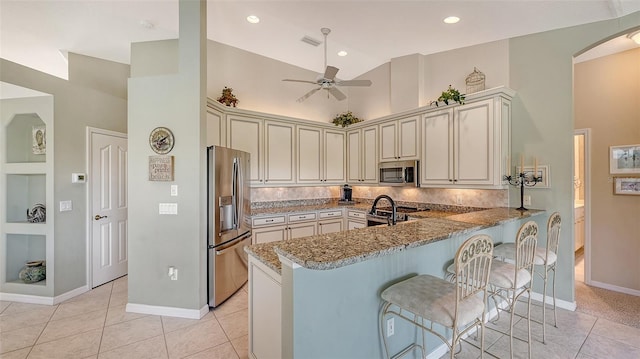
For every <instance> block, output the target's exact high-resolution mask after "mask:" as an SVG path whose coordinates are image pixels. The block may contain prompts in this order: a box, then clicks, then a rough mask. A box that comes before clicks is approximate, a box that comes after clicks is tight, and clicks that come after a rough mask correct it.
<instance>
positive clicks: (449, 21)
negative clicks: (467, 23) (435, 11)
mask: <svg viewBox="0 0 640 359" xmlns="http://www.w3.org/2000/svg"><path fill="white" fill-rule="evenodd" d="M442 21H444V23H445V24H455V23H457V22H458V21H460V18H459V17H457V16H448V17H445V18H444V20H442Z"/></svg>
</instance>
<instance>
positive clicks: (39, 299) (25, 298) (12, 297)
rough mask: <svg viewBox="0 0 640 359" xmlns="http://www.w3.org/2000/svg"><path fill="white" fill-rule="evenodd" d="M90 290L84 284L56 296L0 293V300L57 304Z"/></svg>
mask: <svg viewBox="0 0 640 359" xmlns="http://www.w3.org/2000/svg"><path fill="white" fill-rule="evenodd" d="M88 291H89V287H87V286H83V287H80V288H76V289H73V290H70V291H68V292H66V293H63V294H60V295H58V296H55V297H44V296H40V295H28V294H17V293H0V300H3V301H8V302H17V303H28V304H42V305H56V304H60V303H62V302H64V301H65V300H68V299H71V298H73V297H76V296H78V295H80V294H82V293H86V292H88Z"/></svg>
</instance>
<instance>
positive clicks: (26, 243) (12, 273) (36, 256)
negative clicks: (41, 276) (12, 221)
mask: <svg viewBox="0 0 640 359" xmlns="http://www.w3.org/2000/svg"><path fill="white" fill-rule="evenodd" d="M46 252H47V248H46V236H43V235H37V234H13V233H7V253H10V254H11V255H8V256H7V265H6V267H5V271H6V272H5V273H6V276H7V278H6V282H7V283H23V284H24V282H23V281H21V280H20V279H19V278H18V274H19V273H20V270H21V269H22V268H23V267H24V266H25V263H26V262H29V261H36V260H44V259H45V258H46ZM46 284H47V280H46V279H45V280H42V281H40V282H36V283H32V284H30V285H42V286H45V285H46Z"/></svg>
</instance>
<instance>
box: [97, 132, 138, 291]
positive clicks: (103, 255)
mask: <svg viewBox="0 0 640 359" xmlns="http://www.w3.org/2000/svg"><path fill="white" fill-rule="evenodd" d="M90 137H91V164H90V165H91V167H90V171H91V173H90V174H89V181H90V183H91V188H90V191H91V192H90V194H91V211H92V212H91V213H90V214H91V223H92V225H91V262H92V264H91V272H92V283H91V285H92V287H94V288H95V287H97V286H99V285H101V284H104V283H106V282H109V281H111V280H114V279H116V278H118V277H121V276H123V275H125V274H127V264H128V258H129V256H128V253H127V216H128V213H127V207H128V206H127V138H126V137H125V136H124V135H116V134H110V133H97V132H92V133H91V135H90Z"/></svg>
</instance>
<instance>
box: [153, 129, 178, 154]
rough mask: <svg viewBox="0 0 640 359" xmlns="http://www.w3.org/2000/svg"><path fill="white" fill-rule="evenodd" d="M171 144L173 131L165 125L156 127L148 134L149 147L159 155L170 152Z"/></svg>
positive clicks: (172, 142)
mask: <svg viewBox="0 0 640 359" xmlns="http://www.w3.org/2000/svg"><path fill="white" fill-rule="evenodd" d="M173 144H174V138H173V133H172V132H171V130H170V129H168V128H166V127H156V128H154V129H153V130H152V131H151V134H150V135H149V146H151V149H152V150H153V151H154V152H155V153H157V154H159V155H164V154H167V153H169V152H171V150H172V149H173Z"/></svg>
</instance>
